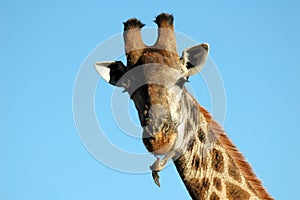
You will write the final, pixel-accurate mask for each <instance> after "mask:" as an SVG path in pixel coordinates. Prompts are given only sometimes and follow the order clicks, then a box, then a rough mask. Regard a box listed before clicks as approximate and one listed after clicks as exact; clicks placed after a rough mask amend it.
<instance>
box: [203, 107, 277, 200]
mask: <svg viewBox="0 0 300 200" xmlns="http://www.w3.org/2000/svg"><path fill="white" fill-rule="evenodd" d="M198 106H199V110H200V111H201V113H202V114H203V115H204V117H205V118H206V120H207V122H208V124H209V128H210V129H211V130H212V131H213V132H214V133H215V134H216V136H217V138H218V140H219V142H220V144H221V146H223V147H224V148H225V150H226V151H227V153H228V154H229V155H230V156H231V157H232V159H233V161H234V163H235V164H236V166H237V167H238V168H239V169H240V170H241V173H242V175H243V176H244V177H245V179H246V180H247V181H248V183H249V184H250V185H251V187H252V188H253V189H254V190H255V192H256V194H257V195H258V196H259V197H260V198H262V199H273V198H272V197H271V196H270V195H269V194H268V192H267V191H266V189H265V188H264V187H263V185H262V182H261V180H260V179H258V178H257V176H256V175H255V173H254V171H253V169H252V167H251V165H250V164H249V163H248V162H247V161H246V159H245V157H244V156H243V154H242V153H241V152H240V151H239V150H238V149H237V148H236V146H235V145H234V144H233V143H232V141H231V140H230V139H229V138H228V137H227V135H226V133H225V131H224V129H223V128H222V127H221V126H220V125H219V124H218V123H217V122H216V121H214V120H213V119H212V117H211V114H210V113H209V112H208V111H207V110H206V109H205V108H203V107H201V106H200V105H199V104H198Z"/></svg>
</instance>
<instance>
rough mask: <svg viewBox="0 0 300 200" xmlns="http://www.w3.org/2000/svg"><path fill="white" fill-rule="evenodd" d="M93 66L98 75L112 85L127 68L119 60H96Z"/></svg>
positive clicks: (115, 83)
mask: <svg viewBox="0 0 300 200" xmlns="http://www.w3.org/2000/svg"><path fill="white" fill-rule="evenodd" d="M95 68H96V70H97V72H98V73H99V74H100V76H101V77H102V78H103V79H104V80H105V81H107V82H108V83H110V84H112V85H117V82H118V81H119V80H120V78H121V77H122V76H123V75H124V74H125V73H126V71H127V68H126V66H125V65H124V64H123V63H122V62H121V61H104V62H96V63H95Z"/></svg>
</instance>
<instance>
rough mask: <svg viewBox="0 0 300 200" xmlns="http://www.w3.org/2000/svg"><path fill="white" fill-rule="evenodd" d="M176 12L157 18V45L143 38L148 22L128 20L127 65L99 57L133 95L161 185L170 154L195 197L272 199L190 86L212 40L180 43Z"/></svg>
mask: <svg viewBox="0 0 300 200" xmlns="http://www.w3.org/2000/svg"><path fill="white" fill-rule="evenodd" d="M173 21H174V18H173V15H170V14H166V13H162V14H160V15H158V16H157V17H156V19H155V21H154V22H155V23H156V24H157V25H158V38H157V41H156V42H155V44H154V45H152V46H147V45H145V44H144V43H143V41H142V36H141V29H142V27H143V26H144V24H143V23H141V22H140V21H139V20H138V19H136V18H131V19H129V20H127V21H126V22H124V33H123V37H124V43H125V53H126V58H127V66H125V65H124V64H123V63H122V62H121V61H105V62H97V63H96V64H95V68H96V70H97V71H98V73H99V74H100V76H101V77H102V78H103V79H104V80H106V81H107V82H108V83H110V84H112V85H114V86H117V87H123V88H124V91H126V92H127V93H128V94H129V95H130V98H131V99H132V100H133V102H134V104H135V107H136V109H137V111H138V115H139V120H140V124H141V126H142V127H143V143H144V145H145V147H146V149H147V150H148V151H149V152H151V153H152V154H153V155H154V156H155V157H156V160H155V162H154V163H153V165H151V166H150V169H151V171H152V176H153V179H154V182H155V183H156V184H157V185H158V186H160V182H159V175H158V173H159V171H161V170H162V169H163V168H164V167H165V165H166V162H167V161H169V160H172V161H173V162H174V164H175V166H176V169H177V171H178V173H179V175H180V177H181V179H182V181H183V183H184V185H185V187H186V189H187V190H188V192H189V194H190V196H191V198H192V199H210V200H218V199H230V200H231V199H273V198H272V197H271V195H269V194H268V192H267V191H266V189H265V188H264V187H263V185H262V183H261V181H260V180H259V179H258V178H257V177H256V175H255V174H254V172H253V170H252V168H251V166H250V164H248V162H247V161H246V160H245V158H244V157H243V155H242V154H241V153H240V151H239V150H238V149H237V148H236V147H235V145H234V144H233V143H232V142H231V140H230V139H229V138H228V137H227V135H226V133H225V132H224V130H223V129H222V127H221V126H220V125H219V124H218V123H217V122H216V121H214V119H213V118H212V116H211V115H210V113H209V112H208V111H207V110H205V109H204V108H203V107H201V106H200V105H199V103H198V102H197V101H196V99H195V98H194V97H193V96H192V95H191V94H190V93H189V92H188V91H187V89H186V88H185V86H184V85H185V83H186V82H188V78H189V76H192V75H194V74H196V73H198V72H199V71H200V70H201V69H202V67H203V66H204V65H205V63H206V58H207V56H208V52H209V45H208V44H207V43H203V44H200V45H197V46H193V47H191V48H188V49H186V50H184V51H183V53H182V55H181V56H179V55H178V53H177V49H176V38H175V33H174V25H173Z"/></svg>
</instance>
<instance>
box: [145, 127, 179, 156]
mask: <svg viewBox="0 0 300 200" xmlns="http://www.w3.org/2000/svg"><path fill="white" fill-rule="evenodd" d="M149 129H150V130H149ZM176 137H177V130H176V127H175V126H174V125H173V124H172V123H164V124H163V126H162V127H161V128H160V129H155V128H149V127H148V128H147V127H146V128H144V131H143V143H144V145H145V147H146V148H147V150H148V151H149V152H151V153H152V154H154V155H163V154H166V153H168V152H169V151H170V150H171V149H172V147H173V145H174V143H175V139H176Z"/></svg>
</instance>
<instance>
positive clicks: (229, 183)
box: [173, 91, 272, 199]
mask: <svg viewBox="0 0 300 200" xmlns="http://www.w3.org/2000/svg"><path fill="white" fill-rule="evenodd" d="M182 99H183V100H182V104H183V107H182V109H183V111H184V112H185V114H186V115H185V117H186V119H185V120H184V123H183V125H182V126H183V127H181V130H180V131H181V132H180V135H179V139H178V141H177V144H176V145H177V147H181V149H180V150H179V149H178V148H177V152H180V153H179V154H178V155H177V157H174V158H173V161H174V163H175V166H176V168H177V171H178V173H179V175H180V177H181V179H182V180H183V182H184V184H185V186H186V188H187V190H188V192H189V194H190V196H191V197H192V199H226V198H228V199H272V197H271V196H270V195H269V194H268V193H267V192H266V190H265V189H264V188H263V186H262V185H261V182H260V180H259V179H258V178H257V177H256V176H255V174H254V173H253V171H252V169H251V167H250V165H249V164H248V163H247V162H246V161H245V159H244V158H243V156H242V154H241V153H240V152H239V151H238V150H237V149H236V147H235V146H234V145H233V144H232V142H231V141H230V140H229V139H228V138H227V136H226V134H225V133H224V131H223V130H222V128H221V127H220V126H219V125H218V124H217V123H216V122H215V121H213V119H212V118H211V116H210V115H209V113H208V112H207V111H206V110H205V109H203V108H202V107H200V106H199V105H198V103H197V102H196V101H195V99H194V98H193V97H192V96H191V95H190V94H189V93H188V92H187V91H185V92H184V93H183V98H182ZM185 108H186V109H185Z"/></svg>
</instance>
